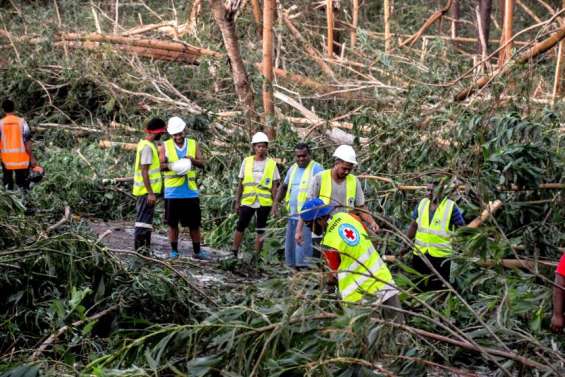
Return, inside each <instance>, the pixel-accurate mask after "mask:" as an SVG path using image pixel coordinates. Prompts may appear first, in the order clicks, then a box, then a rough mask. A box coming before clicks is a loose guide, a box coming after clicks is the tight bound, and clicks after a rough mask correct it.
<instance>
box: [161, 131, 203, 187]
mask: <svg viewBox="0 0 565 377" xmlns="http://www.w3.org/2000/svg"><path fill="white" fill-rule="evenodd" d="M185 140H186V142H187V146H186V156H185V157H189V158H196V140H194V139H188V138H187V139H185ZM165 155H166V156H167V161H168V162H169V163H173V162H175V161H178V160H179V156H178V155H177V149H176V147H175V141H174V140H173V139H172V138H171V139H169V140H167V141H165ZM163 175H164V177H165V188H167V187H180V186H182V185H184V182H185V180H187V179H188V188H189V189H190V190H192V191H196V190H198V186H197V185H196V170H195V169H190V170H189V171H188V173H186V175H177V174H176V173H175V172H174V171H172V170H169V171H165V172H164V173H163Z"/></svg>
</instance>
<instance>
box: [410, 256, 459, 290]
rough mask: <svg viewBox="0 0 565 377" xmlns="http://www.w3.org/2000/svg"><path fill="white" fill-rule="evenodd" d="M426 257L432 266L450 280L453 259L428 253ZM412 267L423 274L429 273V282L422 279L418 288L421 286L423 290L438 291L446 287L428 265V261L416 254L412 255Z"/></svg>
mask: <svg viewBox="0 0 565 377" xmlns="http://www.w3.org/2000/svg"><path fill="white" fill-rule="evenodd" d="M426 257H427V258H428V260H429V261H430V263H431V264H432V266H434V268H435V269H436V270H437V272H439V273H440V275H441V276H442V277H443V278H444V279H445V280H447V281H449V275H450V272H451V261H450V260H449V259H447V258H438V257H432V256H431V255H429V254H426ZM412 268H414V270H416V271H418V272H419V273H421V274H422V275H429V279H428V281H427V282H426V281H420V284H418V288H420V289H421V290H422V291H430V290H432V291H436V290H439V289H443V288H445V287H444V286H443V282H442V281H441V280H440V278H439V277H438V276H437V275H436V274H435V273H434V272H433V271H432V270H431V269H430V268H429V267H428V265H427V264H426V262H425V261H424V260H423V259H422V258H421V257H419V256H418V255H416V254H414V255H413V256H412Z"/></svg>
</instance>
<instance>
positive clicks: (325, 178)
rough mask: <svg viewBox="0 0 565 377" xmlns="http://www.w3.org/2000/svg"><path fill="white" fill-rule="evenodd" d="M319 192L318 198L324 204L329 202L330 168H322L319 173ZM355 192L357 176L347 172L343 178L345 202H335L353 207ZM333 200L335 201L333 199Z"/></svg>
mask: <svg viewBox="0 0 565 377" xmlns="http://www.w3.org/2000/svg"><path fill="white" fill-rule="evenodd" d="M320 175H321V181H320V194H319V198H320V199H322V201H323V202H324V203H325V204H330V203H331V200H332V169H327V170H324V171H323V172H321V173H320ZM356 194H357V178H355V176H354V175H352V174H348V175H347V176H346V178H345V203H339V202H338V203H337V204H338V205H339V206H342V207H347V208H355V197H356ZM334 202H337V201H336V200H334Z"/></svg>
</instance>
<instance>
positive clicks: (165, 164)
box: [159, 145, 169, 171]
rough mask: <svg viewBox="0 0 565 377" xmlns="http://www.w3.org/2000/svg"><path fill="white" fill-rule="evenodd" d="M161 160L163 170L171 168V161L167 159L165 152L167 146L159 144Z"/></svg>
mask: <svg viewBox="0 0 565 377" xmlns="http://www.w3.org/2000/svg"><path fill="white" fill-rule="evenodd" d="M159 162H160V163H161V170H163V171H167V170H169V162H168V160H167V154H166V153H165V147H164V146H163V145H160V146H159Z"/></svg>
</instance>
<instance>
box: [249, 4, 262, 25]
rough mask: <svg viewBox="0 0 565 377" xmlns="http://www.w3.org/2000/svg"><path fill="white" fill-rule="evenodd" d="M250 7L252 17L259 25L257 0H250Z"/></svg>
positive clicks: (259, 7) (259, 12) (259, 14)
mask: <svg viewBox="0 0 565 377" xmlns="http://www.w3.org/2000/svg"><path fill="white" fill-rule="evenodd" d="M251 8H252V9H253V19H254V20H255V24H256V25H257V26H260V25H261V6H260V5H259V0H251Z"/></svg>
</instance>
